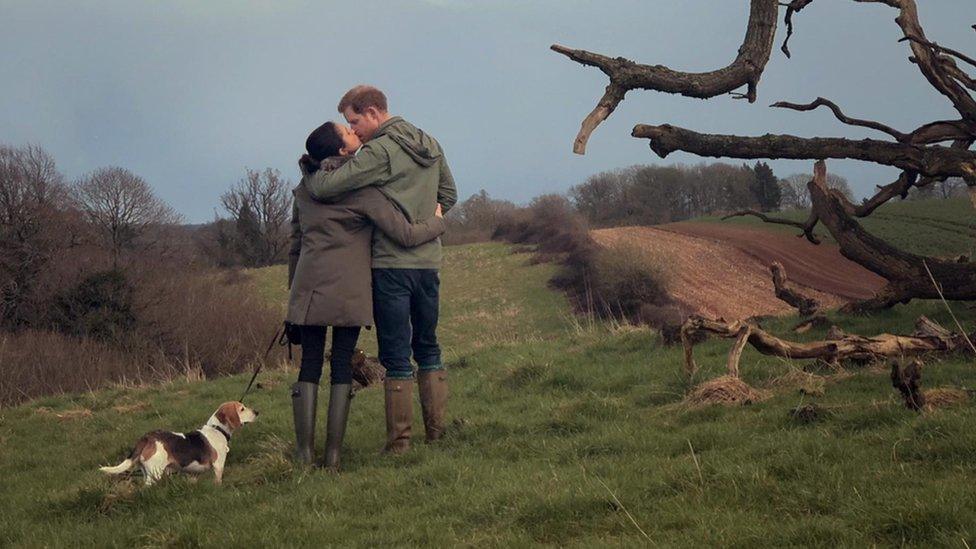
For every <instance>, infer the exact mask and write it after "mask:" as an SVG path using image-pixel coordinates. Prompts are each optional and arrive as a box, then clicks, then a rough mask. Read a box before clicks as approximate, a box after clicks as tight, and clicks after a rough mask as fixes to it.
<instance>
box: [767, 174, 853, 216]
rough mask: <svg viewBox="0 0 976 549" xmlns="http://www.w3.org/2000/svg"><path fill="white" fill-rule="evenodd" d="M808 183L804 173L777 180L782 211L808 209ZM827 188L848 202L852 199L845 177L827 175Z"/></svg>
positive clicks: (808, 180)
mask: <svg viewBox="0 0 976 549" xmlns="http://www.w3.org/2000/svg"><path fill="white" fill-rule="evenodd" d="M809 182H810V175H809V174H805V173H795V174H792V175H788V176H786V178H784V179H780V180H779V186H780V189H781V191H782V193H783V194H782V199H781V202H780V203H781V205H782V207H783V209H790V208H794V209H797V210H804V209H806V208H809V207H810V194H809V193H808V192H807V183H809ZM827 186H828V187H830V188H831V189H836V190H837V191H839V192H840V193H841V194H843V195H844V196H845V197H847V199H848V200H853V199H854V194H853V193H852V192H851V186H850V184H849V183H848V182H847V178H845V177H842V176H839V175H837V174H834V173H830V174H827Z"/></svg>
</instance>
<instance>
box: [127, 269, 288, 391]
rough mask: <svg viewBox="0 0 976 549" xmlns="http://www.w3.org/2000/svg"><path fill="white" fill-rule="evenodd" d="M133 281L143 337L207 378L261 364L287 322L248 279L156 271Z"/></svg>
mask: <svg viewBox="0 0 976 549" xmlns="http://www.w3.org/2000/svg"><path fill="white" fill-rule="evenodd" d="M167 271H168V272H167ZM133 276H135V277H136V280H137V289H136V303H137V310H138V319H139V323H138V326H137V330H136V331H137V335H138V337H139V338H141V339H143V340H146V341H149V342H151V343H152V344H153V345H154V346H155V347H157V348H158V349H159V350H160V351H161V352H162V353H163V354H165V355H166V356H167V357H170V358H171V359H173V360H178V361H180V362H183V363H186V364H188V365H189V366H190V367H193V368H200V369H201V370H202V371H203V373H204V374H205V375H206V376H207V377H214V376H217V375H223V374H230V373H237V372H241V371H244V370H246V369H247V368H249V367H250V365H251V364H253V363H254V362H255V361H256V360H260V359H261V357H262V355H263V353H264V350H265V348H266V345H267V339H268V338H270V337H271V335H272V334H273V333H274V331H275V329H276V328H277V326H278V323H279V322H280V321H281V318H280V316H281V314H280V312H279V311H278V310H277V309H275V308H273V307H272V306H271V305H270V304H268V303H266V302H265V301H264V300H263V299H262V298H261V297H260V295H259V293H258V292H257V291H256V289H255V288H254V286H253V284H252V283H251V280H250V279H249V278H246V277H239V276H230V277H229V276H223V275H222V274H221V271H212V270H194V271H182V270H175V269H173V270H166V269H153V268H151V266H145V267H144V268H143V269H141V270H139V271H138V272H134V273H133Z"/></svg>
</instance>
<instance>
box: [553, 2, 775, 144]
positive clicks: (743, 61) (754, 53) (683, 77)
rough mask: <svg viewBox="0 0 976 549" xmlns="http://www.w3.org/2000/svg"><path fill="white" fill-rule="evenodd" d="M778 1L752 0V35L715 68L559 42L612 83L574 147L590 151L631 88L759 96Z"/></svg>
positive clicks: (700, 94) (703, 96)
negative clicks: (689, 67) (642, 60)
mask: <svg viewBox="0 0 976 549" xmlns="http://www.w3.org/2000/svg"><path fill="white" fill-rule="evenodd" d="M778 10H779V5H778V2H777V1H776V0H751V7H750V13H749V23H748V27H747V29H746V36H745V39H744V40H743V42H742V46H740V47H739V53H738V55H737V56H736V58H735V60H734V61H732V63H731V64H729V65H728V66H726V67H724V68H721V69H718V70H715V71H711V72H701V73H692V72H680V71H675V70H673V69H670V68H668V67H665V66H663V65H643V64H639V63H635V62H633V61H630V60H628V59H624V58H622V57H616V58H612V57H607V56H605V55H600V54H598V53H592V52H588V51H586V50H578V49H572V48H568V47H566V46H561V45H558V44H554V45H553V46H552V47H551V49H552V50H553V51H555V52H558V53H561V54H563V55H565V56H566V57H568V58H570V59H572V60H573V61H576V62H577V63H580V64H583V65H589V66H593V67H597V68H599V69H600V70H601V71H603V72H604V73H605V74H606V75H607V76H609V77H610V85H609V86H607V91H606V93H605V94H604V96H603V98H602V99H601V100H600V102H599V104H598V105H597V107H596V108H595V109H594V110H593V112H591V113H590V114H589V115H588V116H587V117H586V120H584V122H583V124H582V127H581V128H580V131H579V134H578V135H577V136H576V140H575V142H574V145H573V152H575V153H576V154H585V153H586V143H587V141H588V140H589V137H590V134H591V133H593V130H595V129H596V127H597V126H598V125H599V124H600V123H601V122H602V121H603V120H605V119H606V118H607V117H608V116H609V115H610V113H611V112H613V110H614V108H616V106H617V104H619V103H620V101H621V100H622V99H623V96H624V94H625V93H626V92H627V91H628V90H633V89H643V90H656V91H662V92H666V93H676V94H680V95H684V96H687V97H697V98H701V99H706V98H709V97H715V96H717V95H721V94H724V93H729V92H732V91H734V90H736V89H738V88H741V87H742V86H747V91H746V94H745V97H746V98H747V99H748V100H749V102H750V103H751V102H753V101H755V100H756V89H757V86H758V85H759V78H760V77H761V76H762V72H763V70H764V69H765V68H766V63H767V62H768V61H769V55H770V52H771V50H772V46H773V38H774V36H775V34H776V16H777V13H778Z"/></svg>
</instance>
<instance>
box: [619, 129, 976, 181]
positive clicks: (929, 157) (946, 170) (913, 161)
mask: <svg viewBox="0 0 976 549" xmlns="http://www.w3.org/2000/svg"><path fill="white" fill-rule="evenodd" d="M631 135H633V136H634V137H643V138H647V139H650V146H651V150H653V151H654V152H655V153H657V154H658V156H660V157H661V158H664V157H666V156H667V155H669V154H671V153H672V152H674V151H685V152H689V153H692V154H697V155H699V156H711V157H716V158H722V157H728V158H749V159H766V158H773V159H775V158H789V159H794V160H819V159H824V158H852V159H856V160H865V161H868V162H874V163H876V164H883V165H886V166H893V167H896V168H900V169H902V170H906V171H913V172H917V173H919V174H922V175H929V176H933V177H939V176H949V177H952V176H956V177H965V176H966V175H967V174H971V173H974V172H976V153H973V152H970V151H968V150H959V149H954V148H946V147H940V146H929V147H918V146H914V145H907V144H904V143H891V142H888V141H878V140H876V139H862V140H860V141H855V140H852V139H843V138H838V137H812V138H804V137H796V136H793V135H773V134H766V135H764V136H761V137H741V136H737V135H719V134H705V133H698V132H695V131H692V130H688V129H685V128H679V127H677V126H672V125H670V124H664V125H661V126H651V125H646V124H638V125H637V126H635V127H634V130H633V132H632V133H631Z"/></svg>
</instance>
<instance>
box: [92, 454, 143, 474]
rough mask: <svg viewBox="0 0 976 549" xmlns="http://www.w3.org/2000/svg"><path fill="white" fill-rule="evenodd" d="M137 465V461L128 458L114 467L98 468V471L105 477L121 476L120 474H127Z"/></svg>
mask: <svg viewBox="0 0 976 549" xmlns="http://www.w3.org/2000/svg"><path fill="white" fill-rule="evenodd" d="M138 465H139V462H138V461H136V460H134V459H131V458H128V459H126V460H125V461H123V462H122V463H120V464H118V465H116V466H115V467H99V468H98V470H99V471H101V472H103V473H105V474H106V475H121V474H122V473H128V472H129V471H131V470H133V469H135V468H136V467H137V466H138Z"/></svg>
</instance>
